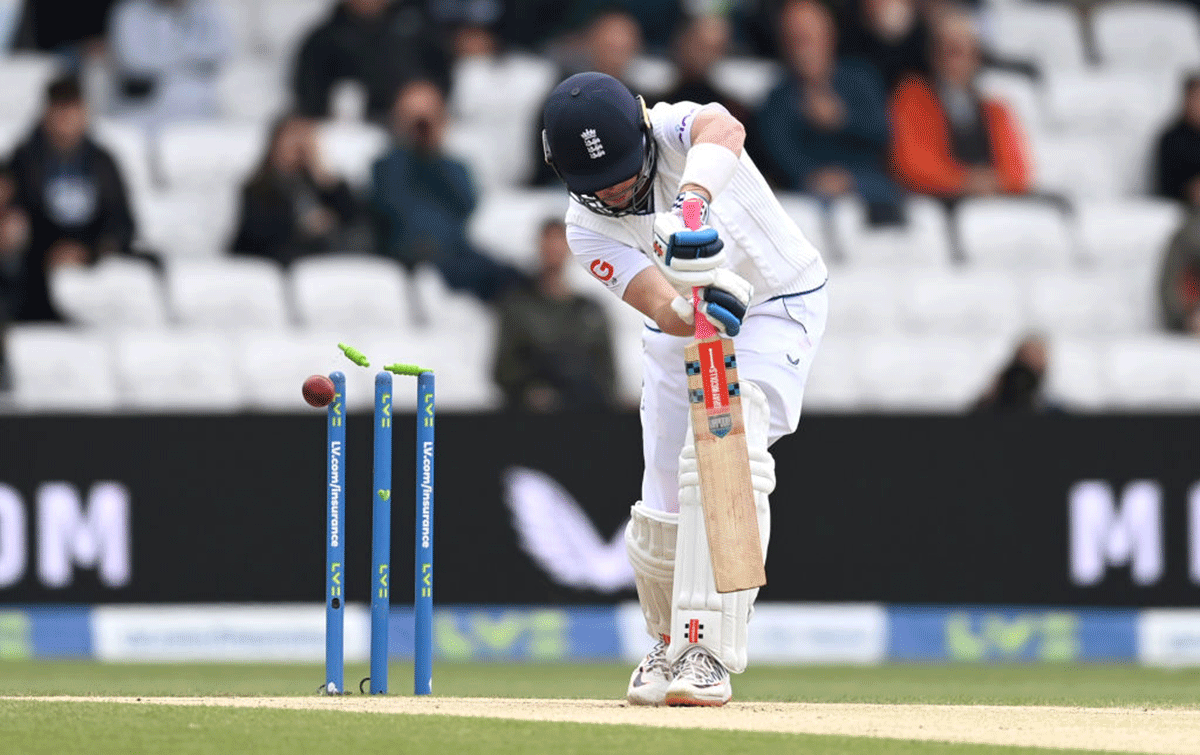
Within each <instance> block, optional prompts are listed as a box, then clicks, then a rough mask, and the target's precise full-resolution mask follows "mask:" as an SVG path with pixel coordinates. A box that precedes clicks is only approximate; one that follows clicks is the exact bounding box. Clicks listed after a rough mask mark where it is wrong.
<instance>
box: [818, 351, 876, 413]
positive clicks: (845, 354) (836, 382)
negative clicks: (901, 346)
mask: <svg viewBox="0 0 1200 755" xmlns="http://www.w3.org/2000/svg"><path fill="white" fill-rule="evenodd" d="M858 349H859V344H858V340H857V339H856V338H844V337H833V338H826V339H825V340H824V341H823V342H822V343H821V348H820V350H819V351H818V352H817V358H816V359H815V360H814V361H813V366H812V371H811V372H810V373H809V375H808V383H807V384H806V385H805V387H804V411H805V412H806V413H811V412H830V413H835V412H855V411H859V410H861V408H862V403H863V398H862V393H861V390H860V389H859V386H858V367H857V364H856V361H855V359H856V354H857V352H858Z"/></svg>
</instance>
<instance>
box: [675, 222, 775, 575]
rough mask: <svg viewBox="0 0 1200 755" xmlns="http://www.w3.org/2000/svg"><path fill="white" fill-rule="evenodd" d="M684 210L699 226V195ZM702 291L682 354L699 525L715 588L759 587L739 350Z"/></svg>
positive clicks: (758, 551) (695, 294)
mask: <svg viewBox="0 0 1200 755" xmlns="http://www.w3.org/2000/svg"><path fill="white" fill-rule="evenodd" d="M682 211H683V222H684V225H686V226H687V227H688V228H691V229H693V230H694V229H696V228H699V227H700V225H701V222H702V213H703V205H702V204H701V203H700V201H699V200H696V199H689V200H685V201H684V203H683V207H682ZM702 293H703V290H702V289H701V288H700V287H697V288H695V289H693V290H692V306H693V307H695V308H696V310H695V312H696V317H695V320H696V335H695V338H693V339H692V342H691V343H689V344H688V345H687V346H686V347H685V348H684V352H683V353H684V363H685V366H686V370H687V378H688V400H689V402H690V403H691V411H692V430H693V434H694V436H695V440H696V464H697V469H698V470H699V473H700V504H701V506H702V507H703V509H704V530H705V532H706V533H707V535H708V550H709V553H710V554H711V556H712V569H713V577H714V578H715V581H716V585H717V592H720V593H726V592H736V591H738V590H749V589H751V588H754V587H762V586H763V585H765V584H766V583H767V572H766V569H765V567H764V566H763V552H762V541H761V540H760V539H759V533H758V514H757V512H756V510H755V506H754V490H753V488H752V487H751V482H750V457H749V454H748V453H747V450H746V428H745V425H744V422H743V418H742V397H741V395H740V391H739V388H738V372H737V354H736V353H735V352H734V348H733V341H732V340H731V339H729V338H722V337H721V336H720V334H719V333H718V332H717V329H716V327H715V326H714V325H713V324H712V323H711V322H709V321H708V318H707V317H705V316H704V315H703V314H702V313H701V311H700V303H701V301H702V300H701V294H702Z"/></svg>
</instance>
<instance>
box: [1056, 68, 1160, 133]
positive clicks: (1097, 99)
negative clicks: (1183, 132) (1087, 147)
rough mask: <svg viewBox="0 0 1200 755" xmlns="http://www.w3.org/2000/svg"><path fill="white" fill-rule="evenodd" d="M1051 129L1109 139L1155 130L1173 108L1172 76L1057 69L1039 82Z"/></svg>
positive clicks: (1157, 73)
mask: <svg viewBox="0 0 1200 755" xmlns="http://www.w3.org/2000/svg"><path fill="white" fill-rule="evenodd" d="M1042 87H1043V90H1042V91H1043V103H1044V105H1045V113H1046V117H1047V119H1048V122H1049V124H1050V125H1052V126H1054V127H1057V128H1059V129H1062V130H1063V131H1065V132H1067V133H1073V134H1086V133H1099V134H1110V133H1113V132H1117V133H1120V132H1122V131H1124V132H1125V134H1124V136H1125V138H1128V137H1129V131H1130V130H1134V131H1137V132H1139V133H1140V132H1142V131H1146V130H1150V129H1153V128H1156V127H1157V126H1159V125H1161V124H1162V123H1163V121H1164V119H1165V118H1166V117H1167V116H1168V115H1170V114H1171V113H1172V112H1173V110H1174V109H1175V107H1176V104H1177V99H1178V96H1179V86H1178V85H1177V84H1176V83H1175V77H1174V75H1173V74H1164V73H1162V72H1157V71H1140V70H1113V69H1104V68H1101V69H1089V70H1080V71H1072V70H1055V71H1049V72H1047V73H1046V75H1045V76H1044V77H1043V85H1042Z"/></svg>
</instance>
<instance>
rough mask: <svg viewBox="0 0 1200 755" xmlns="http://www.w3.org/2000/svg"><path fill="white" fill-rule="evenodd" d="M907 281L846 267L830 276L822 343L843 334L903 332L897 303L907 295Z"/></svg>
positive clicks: (890, 273)
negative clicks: (827, 321) (826, 317)
mask: <svg viewBox="0 0 1200 755" xmlns="http://www.w3.org/2000/svg"><path fill="white" fill-rule="evenodd" d="M907 282H908V281H907V279H906V278H904V277H903V276H898V275H897V274H896V273H895V271H892V270H882V269H878V268H861V269H859V268H848V269H843V270H837V271H836V272H835V273H832V274H830V276H829V283H828V287H829V324H828V326H827V327H828V330H827V334H826V339H825V340H826V342H828V341H831V340H834V339H835V338H839V337H841V336H843V335H850V336H853V335H872V334H879V333H898V332H900V331H901V330H903V323H902V322H901V317H900V314H901V312H900V300H901V299H902V298H904V297H907V296H908V290H907ZM818 359H820V357H819V356H818Z"/></svg>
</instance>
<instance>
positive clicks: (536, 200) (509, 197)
mask: <svg viewBox="0 0 1200 755" xmlns="http://www.w3.org/2000/svg"><path fill="white" fill-rule="evenodd" d="M566 210H567V192H566V191H565V190H564V189H561V188H557V187H556V188H552V189H532V190H531V189H507V190H506V189H496V190H494V191H489V192H486V193H484V194H483V196H482V197H481V198H480V202H479V206H478V207H476V208H475V212H474V213H472V214H471V218H470V220H468V222H467V238H468V239H469V240H470V241H471V243H472V244H474V245H475V246H476V247H478V248H479V249H481V250H482V251H484V252H485V253H487V254H488V255H489V256H492V257H495V258H496V259H499V260H503V261H505V262H508V263H511V264H513V265H516V266H517V267H520V268H522V269H524V270H526V271H529V272H532V271H533V270H534V269H536V267H537V264H538V237H539V235H540V233H541V228H542V225H543V224H544V223H545V222H546V221H547V220H562V219H563V216H564V215H565V213H566Z"/></svg>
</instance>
